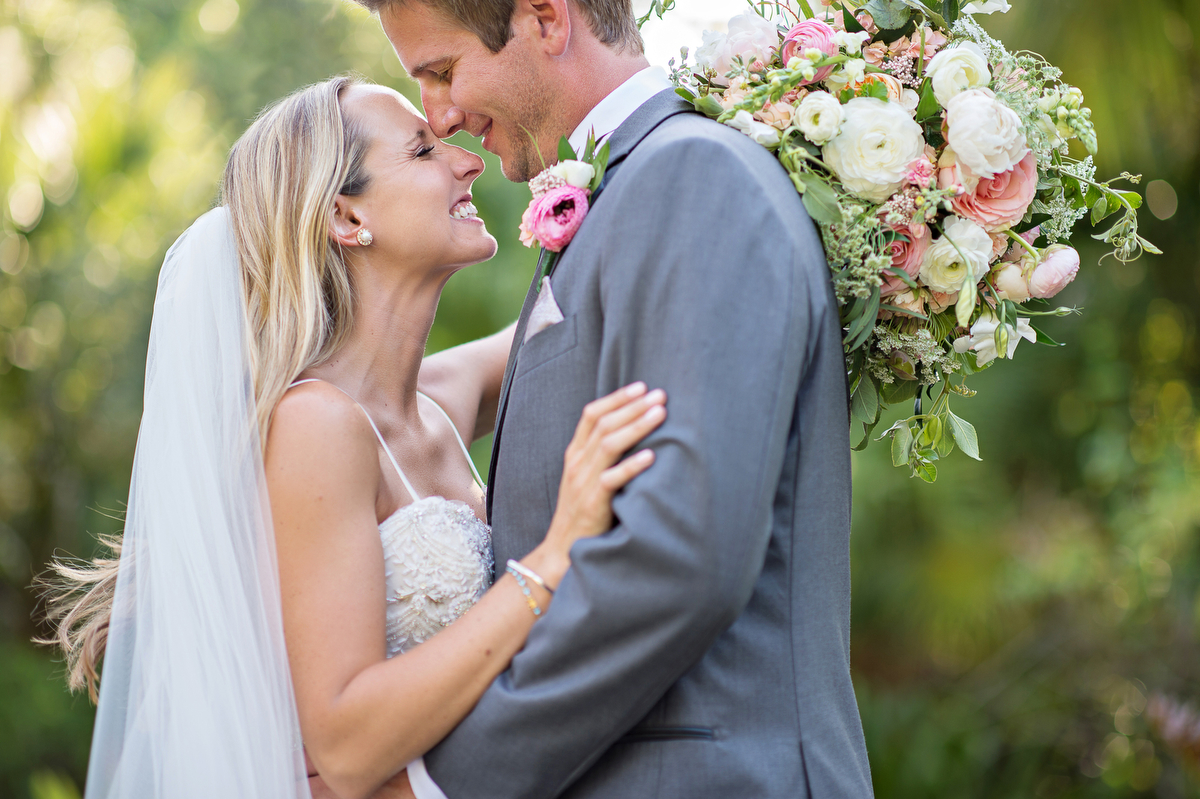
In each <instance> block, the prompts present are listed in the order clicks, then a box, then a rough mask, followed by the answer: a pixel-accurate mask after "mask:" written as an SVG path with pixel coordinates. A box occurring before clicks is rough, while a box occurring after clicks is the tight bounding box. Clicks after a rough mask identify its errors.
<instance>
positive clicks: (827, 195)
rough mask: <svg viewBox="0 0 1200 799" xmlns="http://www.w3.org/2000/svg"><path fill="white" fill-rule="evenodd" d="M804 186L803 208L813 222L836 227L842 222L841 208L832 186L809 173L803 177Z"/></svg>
mask: <svg viewBox="0 0 1200 799" xmlns="http://www.w3.org/2000/svg"><path fill="white" fill-rule="evenodd" d="M804 185H805V191H804V197H803V199H804V207H805V209H806V210H807V211H808V215H809V216H811V217H812V218H813V221H814V222H819V223H820V224H822V225H836V224H838V223H839V222H841V221H842V208H841V206H840V205H838V201H837V194H836V193H835V192H834V190H833V187H832V186H830V185H829V184H828V183H826V182H825V181H824V180H821V179H820V178H819V177H817V176H816V175H813V174H811V173H808V174H806V175H805V177H804Z"/></svg>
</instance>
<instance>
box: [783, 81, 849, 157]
mask: <svg viewBox="0 0 1200 799" xmlns="http://www.w3.org/2000/svg"><path fill="white" fill-rule="evenodd" d="M842 118H843V113H842V104H841V103H840V102H838V99H837V98H836V97H834V96H833V95H832V94H829V93H828V92H812V93H811V94H808V95H806V96H805V98H804V99H803V100H801V101H800V105H799V106H798V107H797V108H796V113H795V114H794V115H793V116H792V124H793V125H795V126H796V127H798V128H800V132H801V133H803V134H804V138H806V139H808V140H809V141H810V142H812V143H813V144H815V145H817V146H818V147H820V146H821V145H824V144H825V143H826V142H828V141H829V140H830V139H832V138H833V137H834V136H836V135H837V133H838V129H839V128H840V127H841V126H842Z"/></svg>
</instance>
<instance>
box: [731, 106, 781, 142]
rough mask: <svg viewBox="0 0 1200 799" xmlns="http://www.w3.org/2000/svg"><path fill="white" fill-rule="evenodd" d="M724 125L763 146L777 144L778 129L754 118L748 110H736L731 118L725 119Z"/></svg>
mask: <svg viewBox="0 0 1200 799" xmlns="http://www.w3.org/2000/svg"><path fill="white" fill-rule="evenodd" d="M725 124H726V125H728V126H729V127H731V128H733V129H734V130H740V131H741V132H742V133H745V134H746V135H747V136H749V137H750V138H751V139H753V140H754V141H755V142H756V143H758V144H761V145H762V146H763V147H774V146H775V145H777V144H779V131H778V130H776V129H775V128H773V127H771V126H770V125H768V124H766V123H763V122H759V121H758V120H756V119H755V118H754V117H753V116H752V115H751V114H750V112H749V111H738V112H737V113H736V114H734V115H733V118H732V119H729V120H726V122H725Z"/></svg>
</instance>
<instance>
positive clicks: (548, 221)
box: [521, 185, 588, 252]
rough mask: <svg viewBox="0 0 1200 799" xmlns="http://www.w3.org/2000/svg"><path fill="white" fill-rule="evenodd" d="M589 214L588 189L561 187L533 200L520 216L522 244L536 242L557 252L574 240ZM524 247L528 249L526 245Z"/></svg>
mask: <svg viewBox="0 0 1200 799" xmlns="http://www.w3.org/2000/svg"><path fill="white" fill-rule="evenodd" d="M587 212H588V190H587V189H579V188H576V187H574V186H569V185H568V186H560V187H559V188H557V189H551V190H550V191H548V192H546V193H545V194H543V195H542V196H540V197H535V198H534V200H533V202H531V203H530V204H529V207H528V208H527V209H525V213H524V214H523V215H522V216H521V241H522V243H525V242H526V239H527V238H528V239H530V240H532V239H536V240H537V241H538V242H539V243H540V244H541V245H542V246H543V247H545V248H546V249H547V250H549V251H550V252H560V251H561V250H562V248H563V247H566V246H567V245H568V244H570V243H571V239H573V238H575V231H577V230H579V226H580V225H582V224H583V218H584V217H585V216H587ZM525 246H529V244H526V245H525Z"/></svg>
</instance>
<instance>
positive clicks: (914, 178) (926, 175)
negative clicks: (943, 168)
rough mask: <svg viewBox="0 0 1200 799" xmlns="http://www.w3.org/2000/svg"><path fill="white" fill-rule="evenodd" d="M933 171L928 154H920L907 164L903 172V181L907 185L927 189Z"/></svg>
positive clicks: (931, 180) (931, 179)
mask: <svg viewBox="0 0 1200 799" xmlns="http://www.w3.org/2000/svg"><path fill="white" fill-rule="evenodd" d="M934 171H935V170H934V166H933V162H932V161H930V160H929V156H927V155H925V156H921V157H920V158H917V159H914V160H913V162H912V163H911V164H909V165H908V170H907V171H906V172H905V173H904V183H905V185H908V186H919V187H920V188H922V189H927V188H929V186H930V184H931V183H933V176H934Z"/></svg>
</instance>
